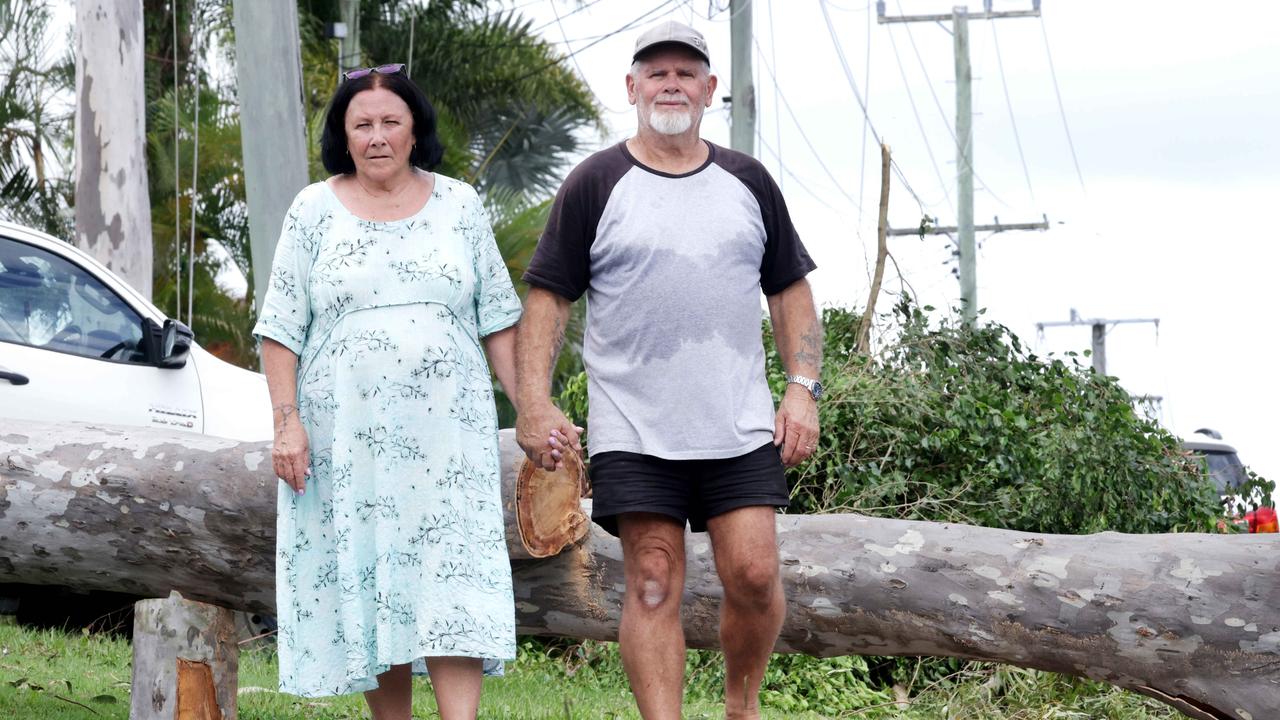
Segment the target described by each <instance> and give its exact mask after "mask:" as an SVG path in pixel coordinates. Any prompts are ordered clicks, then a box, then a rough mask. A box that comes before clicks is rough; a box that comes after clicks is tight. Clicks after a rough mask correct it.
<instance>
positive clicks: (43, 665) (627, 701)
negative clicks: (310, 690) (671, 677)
mask: <svg viewBox="0 0 1280 720" xmlns="http://www.w3.org/2000/svg"><path fill="white" fill-rule="evenodd" d="M589 647H590V648H592V649H591V650H590V651H589V652H588V653H586V655H590V654H591V653H593V652H596V656H594V657H585V656H584V654H583V653H576V656H578V657H580V662H578V663H577V664H574V663H572V662H566V660H565V658H563V657H558V658H551V657H546V656H544V655H542V654H541V653H539V652H537V651H535V650H533V649H532V646H530V645H529V644H525V645H522V646H521V652H520V657H519V658H518V659H517V660H516V662H514V663H509V664H508V665H507V676H506V677H505V678H493V679H486V680H485V685H484V694H483V696H482V697H481V701H480V717H481V718H486V719H492V720H498V719H499V718H513V719H520V720H524V719H527V720H543V719H544V718H545V719H546V720H565V719H566V718H571V719H573V720H579V719H581V720H598V719H601V718H604V719H614V718H616V719H617V720H622V719H623V718H626V719H628V720H630V719H632V718H639V713H637V712H636V711H635V704H634V702H633V701H632V699H631V694H630V692H629V691H628V690H627V687H626V685H625V683H623V682H622V681H621V677H622V675H621V669H617V670H616V671H614V670H611V669H609V668H608V667H607V666H608V660H610V659H611V658H607V657H605V658H604V659H603V661H602V660H601V658H600V657H599V653H598V652H597V651H600V652H603V653H604V654H606V655H607V654H608V653H609V651H608V650H607V649H604V650H602V649H603V648H605V646H604V645H602V644H592V645H591V646H589ZM610 647H611V646H610ZM571 654H573V653H571ZM130 659H131V649H130V645H129V643H128V641H126V640H122V639H119V638H114V637H111V636H108V635H100V634H87V633H82V632H74V633H65V632H62V631H59V630H34V629H31V628H27V627H21V626H18V625H12V624H10V625H0V718H23V720H98V719H110V720H127V718H128V717H129V679H130ZM602 666H603V667H602ZM239 681H240V694H239V710H240V718H241V719H242V720H295V719H296V720H303V719H304V718H305V719H306V720H340V719H342V720H345V719H347V718H350V719H353V720H354V719H355V718H364V717H367V716H368V711H367V710H366V709H365V704H364V699H363V697H362V696H360V695H358V694H356V695H348V696H344V697H337V698H323V699H307V698H298V697H295V696H292V695H285V694H282V693H279V692H276V690H275V688H276V658H275V652H274V646H272V645H271V644H269V643H264V644H259V645H257V646H255V647H249V648H246V649H243V650H242V651H241V653H240V677H239ZM414 716H415V717H417V718H424V719H425V718H432V717H438V715H436V713H435V701H434V698H433V697H432V694H431V688H430V684H429V683H428V681H427V680H426V679H424V678H415V680H414ZM723 716H724V709H723V706H722V705H721V704H719V703H716V702H713V701H709V700H704V699H691V700H690V701H689V702H688V703H686V706H685V717H687V718H707V719H710V718H720V717H723ZM766 717H768V718H773V719H774V720H781V719H782V718H793V717H801V718H804V717H808V718H814V719H816V718H818V717H819V716H817V715H797V714H794V713H783V712H776V711H775V712H770V713H769V714H767V715H766Z"/></svg>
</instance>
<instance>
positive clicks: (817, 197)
mask: <svg viewBox="0 0 1280 720" xmlns="http://www.w3.org/2000/svg"><path fill="white" fill-rule="evenodd" d="M760 147H762V148H764V149H765V150H768V151H769V154H770V155H773V157H774V159H776V160H777V161H778V166H779V167H781V168H782V171H783V172H784V173H786V174H787V175H790V176H791V179H792V180H794V181H795V183H796V185H799V186H800V189H801V190H804V191H805V192H806V193H808V194H809V197H812V198H813V199H814V200H817V201H818V203H819V204H820V205H822V206H823V207H825V208H826V209H828V210H830V211H832V212H839V211H838V210H836V209H835V207H833V206H832V205H831V203H829V202H827V201H826V200H823V199H822V196H820V195H818V193H816V192H814V191H813V190H811V189H810V188H809V186H808V185H805V184H804V181H803V180H801V179H800V178H799V177H797V176H796V174H795V173H793V172H791V170H790V168H788V167H787V166H786V165H783V164H782V158H781V157H779V156H778V153H776V152H774V149H773V147H772V146H771V145H769V143H767V142H765V141H764V138H760Z"/></svg>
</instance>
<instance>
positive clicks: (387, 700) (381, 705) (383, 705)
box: [364, 664, 413, 720]
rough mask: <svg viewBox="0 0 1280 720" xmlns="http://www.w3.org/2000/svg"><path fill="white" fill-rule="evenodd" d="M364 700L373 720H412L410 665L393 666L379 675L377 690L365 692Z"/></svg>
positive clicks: (411, 677)
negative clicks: (367, 704)
mask: <svg viewBox="0 0 1280 720" xmlns="http://www.w3.org/2000/svg"><path fill="white" fill-rule="evenodd" d="M364 700H365V702H367V703H369V711H370V712H371V713H372V714H373V720H411V716H412V713H413V675H412V674H411V673H410V672H409V665H408V664H404V665H392V666H391V668H390V669H388V670H387V671H386V672H384V673H382V674H381V675H379V676H378V687H377V689H374V690H367V691H365V694H364Z"/></svg>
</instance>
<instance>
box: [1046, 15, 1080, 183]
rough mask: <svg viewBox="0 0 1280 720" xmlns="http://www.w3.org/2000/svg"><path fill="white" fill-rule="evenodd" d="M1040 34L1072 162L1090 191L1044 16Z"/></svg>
mask: <svg viewBox="0 0 1280 720" xmlns="http://www.w3.org/2000/svg"><path fill="white" fill-rule="evenodd" d="M1040 34H1041V35H1043V36H1044V52H1045V55H1047V56H1048V57H1049V77H1051V78H1053V94H1054V96H1056V97H1057V98H1058V114H1059V115H1061V116H1062V129H1063V131H1065V132H1066V133H1067V147H1069V148H1071V162H1072V163H1073V164H1074V165H1075V167H1076V178H1077V179H1079V180H1080V190H1081V191H1082V192H1088V191H1087V190H1085V187H1084V175H1083V174H1081V172H1080V161H1079V160H1078V159H1077V158H1076V145H1075V143H1073V142H1072V141H1071V128H1069V127H1067V111H1066V109H1065V108H1063V106H1062V92H1061V91H1059V90H1058V73H1057V72H1055V71H1054V69H1053V53H1052V52H1051V51H1050V50H1049V31H1048V30H1046V29H1045V27H1044V17H1041V18H1040Z"/></svg>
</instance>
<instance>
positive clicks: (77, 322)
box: [0, 236, 204, 432]
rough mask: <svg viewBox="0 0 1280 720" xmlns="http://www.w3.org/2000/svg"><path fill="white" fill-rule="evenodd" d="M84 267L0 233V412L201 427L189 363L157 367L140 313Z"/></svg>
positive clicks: (39, 417) (195, 383) (49, 418)
mask: <svg viewBox="0 0 1280 720" xmlns="http://www.w3.org/2000/svg"><path fill="white" fill-rule="evenodd" d="M87 267H88V266H81V265H79V264H77V263H75V262H73V261H72V260H70V259H69V258H68V257H66V256H63V255H61V254H59V253H57V252H55V251H52V250H49V249H46V248H42V247H40V246H37V245H34V244H30V243H25V242H20V241H18V240H15V239H13V238H9V237H2V236H0V417H8V418H21V419H30V420H42V421H50V422H63V421H80V422H95V423H111V424H117V425H139V426H151V427H171V428H177V429H181V430H189V431H194V432H203V426H204V420H203V412H202V407H201V399H200V384H199V378H198V377H197V375H196V369H195V365H194V363H187V364H186V366H185V367H182V368H176V369H161V368H158V367H156V366H155V365H154V364H153V359H152V358H151V357H149V354H150V353H151V352H153V351H152V350H151V349H150V348H152V347H153V346H154V344H153V343H151V342H150V341H149V340H148V339H146V338H145V337H144V336H145V335H146V334H147V332H148V331H147V329H146V324H144V315H143V314H142V313H141V312H139V310H138V309H137V308H134V307H132V306H131V305H130V304H129V303H128V302H126V301H125V300H124V299H123V298H122V297H121V296H120V295H118V294H116V293H115V292H114V291H112V290H111V288H109V287H108V286H107V285H106V284H105V283H103V282H102V281H101V280H99V279H98V278H97V277H96V276H95V275H94V274H93V273H92V272H90V271H89V270H88V269H86V268H87Z"/></svg>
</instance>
